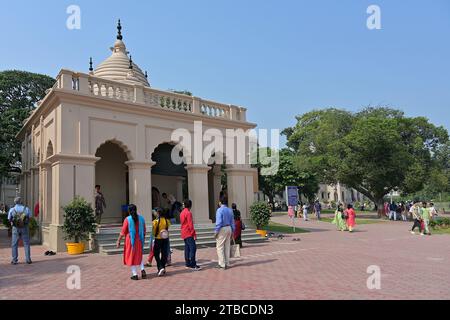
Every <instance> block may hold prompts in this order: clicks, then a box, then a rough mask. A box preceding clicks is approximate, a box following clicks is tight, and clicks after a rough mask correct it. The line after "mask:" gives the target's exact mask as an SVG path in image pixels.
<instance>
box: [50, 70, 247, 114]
mask: <svg viewBox="0 0 450 320" xmlns="http://www.w3.org/2000/svg"><path fill="white" fill-rule="evenodd" d="M53 89H64V90H73V91H79V92H80V93H83V94H87V95H92V96H96V97H101V98H107V99H111V100H120V101H126V102H128V103H140V104H145V105H148V106H152V107H157V108H162V109H164V110H168V111H177V112H187V113H193V114H200V115H203V116H207V117H212V118H222V119H227V120H234V121H246V109H245V108H242V107H238V106H234V105H227V104H222V103H218V102H214V101H209V100H203V99H200V98H197V97H191V96H187V95H183V94H178V93H174V92H170V91H162V90H156V89H152V88H148V87H144V86H140V85H131V84H126V83H123V82H119V81H112V80H106V79H103V78H98V77H94V76H92V75H90V74H85V73H75V72H73V71H69V70H61V72H60V73H59V75H58V76H57V79H56V83H55V85H54V86H53Z"/></svg>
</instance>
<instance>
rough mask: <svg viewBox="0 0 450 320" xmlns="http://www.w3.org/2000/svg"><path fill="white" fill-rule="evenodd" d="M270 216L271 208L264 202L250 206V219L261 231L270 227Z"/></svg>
mask: <svg viewBox="0 0 450 320" xmlns="http://www.w3.org/2000/svg"><path fill="white" fill-rule="evenodd" d="M270 214H271V212H270V206H269V204H268V203H266V202H264V201H259V202H255V203H253V204H252V205H251V206H250V219H251V220H252V222H253V224H254V225H255V226H256V228H257V229H259V230H261V229H263V228H265V227H267V226H268V225H269V221H270Z"/></svg>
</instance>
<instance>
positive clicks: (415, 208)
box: [409, 202, 422, 234]
mask: <svg viewBox="0 0 450 320" xmlns="http://www.w3.org/2000/svg"><path fill="white" fill-rule="evenodd" d="M409 211H410V213H411V216H412V219H413V221H414V224H413V226H412V229H411V234H416V233H415V232H414V230H415V229H416V228H419V232H420V233H422V217H421V216H420V204H419V203H418V202H415V203H414V204H413V205H412V206H411V208H410V209H409Z"/></svg>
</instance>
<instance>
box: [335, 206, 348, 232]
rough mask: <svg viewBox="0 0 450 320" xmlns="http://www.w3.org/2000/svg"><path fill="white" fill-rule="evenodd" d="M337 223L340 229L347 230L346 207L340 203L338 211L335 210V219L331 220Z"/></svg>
mask: <svg viewBox="0 0 450 320" xmlns="http://www.w3.org/2000/svg"><path fill="white" fill-rule="evenodd" d="M331 223H333V224H335V225H336V228H337V230H338V231H346V230H347V221H346V219H345V214H344V207H343V206H342V205H341V204H339V205H338V207H337V209H336V211H335V212H334V220H333V221H332V222H331Z"/></svg>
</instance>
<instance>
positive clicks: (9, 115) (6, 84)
mask: <svg viewBox="0 0 450 320" xmlns="http://www.w3.org/2000/svg"><path fill="white" fill-rule="evenodd" d="M54 83H55V80H54V79H53V78H51V77H49V76H46V75H42V74H36V73H30V72H25V71H16V70H12V71H2V72H0V114H1V117H0V148H1V151H2V152H1V153H0V176H6V175H8V173H9V172H10V170H11V166H14V165H16V164H17V163H19V162H20V150H21V143H20V141H17V139H16V135H17V133H18V132H19V131H20V129H21V128H22V125H23V123H24V121H25V120H26V119H27V118H28V117H29V116H30V114H31V112H32V111H33V109H34V108H35V107H36V103H37V102H38V101H39V100H41V99H42V98H43V97H44V96H45V91H46V90H47V89H48V88H51V87H52V86H53V84H54Z"/></svg>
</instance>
